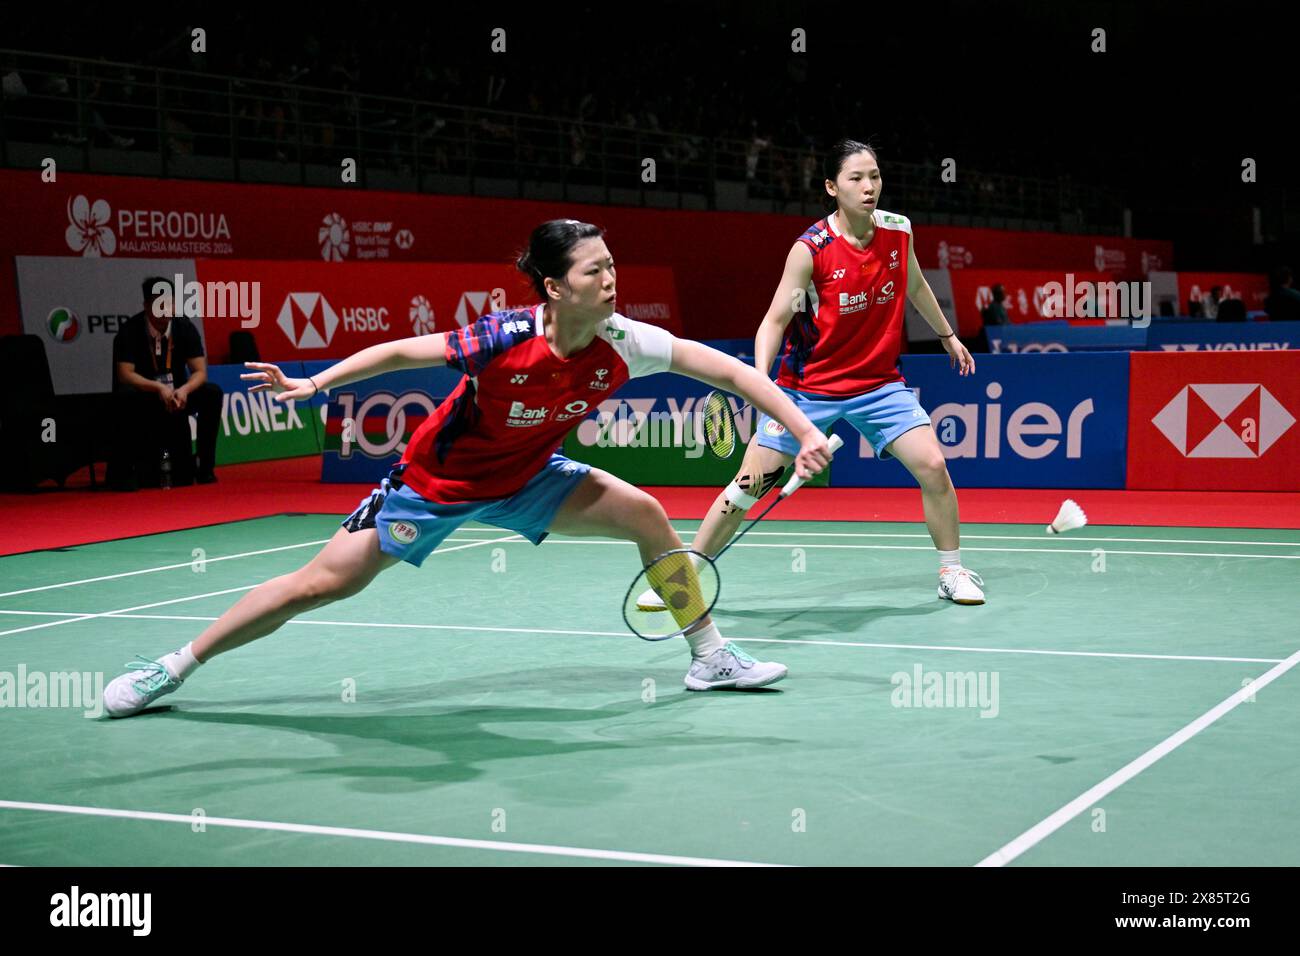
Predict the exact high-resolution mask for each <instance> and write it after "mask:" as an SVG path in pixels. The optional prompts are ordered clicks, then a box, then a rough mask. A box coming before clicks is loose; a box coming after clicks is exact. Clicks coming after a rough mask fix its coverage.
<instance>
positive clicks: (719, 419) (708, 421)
mask: <svg viewBox="0 0 1300 956" xmlns="http://www.w3.org/2000/svg"><path fill="white" fill-rule="evenodd" d="M704 438H705V441H707V442H708V444H709V450H710V451H712V452H713V453H714V454H715V455H717V456H718V457H719V458H726V457H728V456H729V455H730V454H731V453H732V452H733V451H735V450H736V424H735V422H734V421H733V420H732V416H731V406H730V404H729V403H728V402H727V398H726V396H725V395H723V394H722V393H721V392H710V393H709V395H708V396H707V397H706V398H705V399H704Z"/></svg>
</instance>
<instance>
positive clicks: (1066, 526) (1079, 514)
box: [1047, 498, 1088, 534]
mask: <svg viewBox="0 0 1300 956" xmlns="http://www.w3.org/2000/svg"><path fill="white" fill-rule="evenodd" d="M1087 523H1088V516H1087V515H1086V514H1084V513H1083V509H1082V508H1080V507H1079V505H1078V503H1077V502H1076V501H1075V500H1074V499H1073V498H1066V499H1065V500H1064V501H1062V502H1061V510H1060V511H1058V512H1057V513H1056V520H1055V521H1053V522H1052V523H1051V524H1049V525H1048V526H1047V533H1048V534H1065V532H1067V531H1073V530H1074V529H1075V528H1082V527H1083V526H1084V525H1086V524H1087Z"/></svg>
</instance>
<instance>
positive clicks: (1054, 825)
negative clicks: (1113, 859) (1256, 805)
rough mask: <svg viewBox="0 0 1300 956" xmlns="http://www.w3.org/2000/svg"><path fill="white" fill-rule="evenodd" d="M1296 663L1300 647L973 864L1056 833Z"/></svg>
mask: <svg viewBox="0 0 1300 956" xmlns="http://www.w3.org/2000/svg"><path fill="white" fill-rule="evenodd" d="M1296 664H1300V651H1296V652H1295V653H1294V654H1292V655H1291V656H1290V657H1288V658H1287V659H1286V660H1284V661H1281V662H1280V663H1278V664H1277V666H1275V667H1273V668H1272V669H1271V670H1269V671H1268V672H1267V673H1265V674H1264V675H1263V676H1262V677H1260V678H1258V679H1256V680H1255V681H1253V682H1251V683H1250V684H1247V685H1246V686H1244V687H1242V688H1241V689H1240V690H1238V691H1236V692H1234V693H1233V694H1231V695H1230V696H1228V697H1227V698H1226V699H1225V700H1223V701H1221V702H1220V703H1219V704H1217V705H1215V706H1214V707H1211V708H1210V709H1209V710H1207V711H1206V712H1205V713H1203V714H1201V716H1199V717H1197V718H1196V719H1195V720H1193V721H1192V722H1191V723H1190V724H1188V725H1187V726H1185V727H1183V728H1182V729H1181V730H1179V731H1177V732H1176V733H1174V734H1171V735H1170V736H1168V737H1166V738H1165V739H1164V740H1162V741H1161V742H1160V743H1158V744H1156V745H1155V746H1154V747H1152V748H1151V749H1150V750H1148V751H1147V752H1146V753H1144V754H1143V755H1142V756H1140V757H1138V758H1137V759H1136V760H1133V761H1131V762H1130V763H1128V764H1126V765H1125V766H1123V767H1121V768H1120V769H1119V770H1117V771H1115V772H1114V773H1113V774H1111V775H1110V776H1109V777H1107V778H1106V779H1105V780H1103V781H1102V782H1101V783H1099V784H1097V785H1096V786H1095V787H1092V788H1090V789H1088V790H1086V791H1084V792H1083V793H1081V794H1080V795H1079V796H1077V797H1075V798H1074V799H1073V800H1071V801H1070V802H1069V803H1067V804H1066V805H1065V806H1063V807H1061V809H1059V810H1057V811H1056V812H1055V813H1053V814H1052V815H1051V816H1048V817H1047V818H1045V819H1044V820H1042V821H1040V822H1039V823H1036V824H1035V825H1034V826H1032V827H1030V828H1029V829H1028V830H1026V831H1025V832H1024V833H1022V834H1020V836H1018V837H1016V838H1015V839H1014V840H1012V841H1011V842H1010V843H1008V844H1006V846H1003V847H1002V848H1000V849H998V850H994V851H993V852H992V853H990V854H989V855H988V856H986V857H985V858H984V859H983V860H981V861H980V862H979V863H977V864H976V866H1005V865H1006V864H1008V863H1010V862H1011V861H1012V860H1014V859H1015V858H1016V857H1018V856H1020V855H1021V854H1023V853H1024V852H1025V851H1026V850H1029V849H1030V848H1032V847H1033V846H1035V845H1037V844H1038V843H1040V842H1042V840H1044V839H1045V838H1047V837H1048V836H1050V835H1051V834H1053V833H1055V832H1056V831H1057V830H1059V829H1060V828H1061V827H1063V826H1064V825H1065V824H1067V823H1069V822H1070V821H1071V820H1073V819H1074V818H1075V817H1077V816H1078V815H1079V814H1080V813H1082V812H1083V811H1084V810H1086V809H1088V808H1089V807H1091V806H1093V805H1094V804H1096V803H1097V801H1099V800H1101V799H1102V798H1103V797H1105V796H1106V795H1107V794H1109V793H1112V792H1113V791H1115V790H1117V789H1119V788H1120V787H1122V786H1123V785H1124V784H1125V783H1127V782H1128V781H1129V780H1132V779H1133V778H1134V777H1136V776H1137V775H1138V774H1140V773H1141V772H1142V771H1143V770H1145V769H1147V767H1150V766H1151V765H1152V764H1153V763H1155V762H1156V761H1157V760H1159V759H1160V758H1161V757H1164V756H1166V755H1168V754H1169V753H1172V752H1173V751H1174V750H1175V749H1177V748H1178V747H1180V746H1182V745H1183V744H1185V743H1187V741H1189V740H1191V739H1192V738H1193V737H1195V736H1196V735H1197V734H1199V733H1200V732H1201V731H1202V730H1204V729H1205V728H1206V727H1208V726H1210V725H1211V724H1212V723H1214V722H1215V721H1216V720H1218V719H1219V718H1220V717H1222V716H1223V715H1224V714H1226V713H1228V712H1229V711H1231V710H1233V709H1234V708H1235V707H1236V706H1237V705H1238V704H1240V703H1241V702H1242V701H1244V700H1246V699H1248V698H1250V697H1251V696H1253V695H1254V694H1256V693H1258V692H1259V691H1260V690H1262V689H1263V688H1265V687H1267V686H1268V685H1269V684H1271V683H1273V681H1275V680H1277V679H1278V678H1279V677H1281V676H1282V675H1283V674H1285V673H1286V672H1287V671H1289V670H1290V669H1291V668H1293V667H1295V666H1296Z"/></svg>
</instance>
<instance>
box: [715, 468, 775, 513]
mask: <svg viewBox="0 0 1300 956" xmlns="http://www.w3.org/2000/svg"><path fill="white" fill-rule="evenodd" d="M784 470H785V469H784V468H776V469H774V470H773V471H770V472H767V473H764V472H762V471H761V470H759V469H758V468H757V467H753V466H747V467H742V468H741V469H740V471H739V472H738V473H737V474H736V477H735V478H733V479H732V480H731V484H729V485H727V487H726V488H725V489H724V490H723V492H722V496H723V499H724V500H725V501H726V509H727V513H728V514H735V513H736V512H737V511H740V512H744V511H748V510H749V509H750V508H752V507H753V506H754V505H755V504H757V503H758V501H759V499H761V498H762V497H763V496H764V495H765V494H767V493H768V492H769V491H771V490H772V488H773V487H774V486H775V485H776V483H777V481H778V480H779V479H780V477H781V473H782V472H783V471H784Z"/></svg>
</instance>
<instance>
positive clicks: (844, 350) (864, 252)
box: [776, 209, 912, 398]
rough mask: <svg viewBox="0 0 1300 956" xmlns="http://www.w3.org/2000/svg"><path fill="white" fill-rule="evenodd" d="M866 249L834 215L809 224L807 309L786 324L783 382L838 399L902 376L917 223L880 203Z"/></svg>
mask: <svg viewBox="0 0 1300 956" xmlns="http://www.w3.org/2000/svg"><path fill="white" fill-rule="evenodd" d="M871 219H872V222H874V223H875V226H876V231H875V233H874V234H873V235H872V237H871V241H870V242H869V243H867V247H866V248H865V249H859V248H857V247H856V246H854V245H852V244H851V243H850V242H849V240H848V239H846V238H845V237H844V236H843V235H842V234H841V233H840V228H839V225H838V223H837V222H836V217H835V216H834V215H831V216H827V217H826V218H825V219H821V220H818V221H817V222H816V223H814V224H813V225H812V226H810V227H809V228H808V229H807V230H806V231H805V232H804V234H803V235H802V236H800V237H799V241H800V242H802V243H803V244H804V245H806V246H807V247H808V249H809V251H811V252H812V257H813V274H812V285H811V288H810V289H809V302H808V311H807V312H796V313H795V315H794V319H793V320H792V321H791V323H790V327H789V328H788V329H787V330H786V337H785V342H784V343H783V347H782V354H781V364H780V367H779V372H778V374H777V379H776V381H777V384H779V385H784V386H785V387H786V388H792V389H795V390H796V391H800V392H811V393H813V394H817V395H827V396H835V397H837V398H839V397H844V396H850V395H861V394H863V393H864V392H870V391H872V390H873V389H877V388H879V387H880V386H882V385H887V384H888V383H890V382H901V381H903V376H902V374H901V373H900V372H899V371H898V353H899V352H900V351H902V348H903V303H904V301H905V300H906V297H907V262H908V256H909V255H910V253H911V247H912V223H911V222H910V221H909V220H908V218H907V217H906V216H900V215H897V214H896V213H891V212H885V211H884V210H881V209H877V210H875V211H874V212H873V213H872V214H871Z"/></svg>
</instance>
